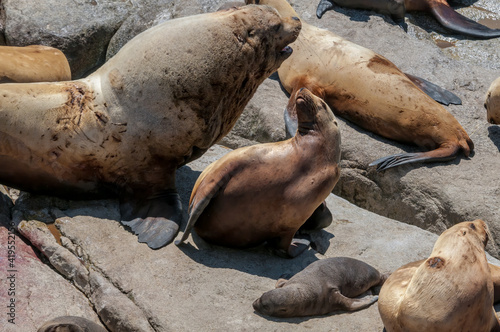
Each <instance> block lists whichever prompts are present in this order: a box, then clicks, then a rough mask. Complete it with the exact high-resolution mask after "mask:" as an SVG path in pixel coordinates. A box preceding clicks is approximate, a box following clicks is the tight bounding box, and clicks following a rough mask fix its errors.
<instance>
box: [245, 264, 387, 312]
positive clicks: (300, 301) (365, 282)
mask: <svg viewBox="0 0 500 332" xmlns="http://www.w3.org/2000/svg"><path fill="white" fill-rule="evenodd" d="M386 278H387V276H385V275H381V274H380V273H379V272H378V271H377V270H376V269H375V268H373V267H372V266H370V265H368V264H366V263H364V262H362V261H359V260H357V259H354V258H348V257H332V258H325V259H321V260H318V261H315V262H313V263H311V264H309V265H308V266H307V267H306V268H305V269H304V270H302V271H300V272H299V273H297V274H296V275H294V276H293V277H292V278H291V279H290V280H285V279H279V280H278V282H277V283H276V288H275V289H273V290H270V291H268V292H266V293H264V294H263V295H262V296H261V297H260V298H258V299H257V300H255V302H254V303H253V308H254V309H255V311H257V312H260V313H261V314H264V315H267V316H276V317H303V316H315V315H326V314H329V313H331V312H334V311H339V310H344V311H355V310H360V309H363V308H366V307H368V306H369V305H371V304H372V303H375V302H376V301H377V299H378V296H376V295H366V296H364V297H362V298H359V299H356V298H355V297H357V296H359V295H361V294H363V293H364V292H366V291H368V290H369V289H370V288H372V287H376V286H382V284H383V283H384V281H385V279H386Z"/></svg>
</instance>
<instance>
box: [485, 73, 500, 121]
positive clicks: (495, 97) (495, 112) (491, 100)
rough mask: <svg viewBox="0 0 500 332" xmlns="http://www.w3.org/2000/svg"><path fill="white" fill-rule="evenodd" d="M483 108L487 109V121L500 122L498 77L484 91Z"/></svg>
mask: <svg viewBox="0 0 500 332" xmlns="http://www.w3.org/2000/svg"><path fill="white" fill-rule="evenodd" d="M484 108H486V111H487V118H488V122H489V123H492V124H500V77H499V78H497V79H496V80H494V81H493V83H491V86H490V88H489V89H488V92H487V93H486V101H485V103H484Z"/></svg>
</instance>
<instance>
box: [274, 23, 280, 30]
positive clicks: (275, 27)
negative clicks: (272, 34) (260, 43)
mask: <svg viewBox="0 0 500 332" xmlns="http://www.w3.org/2000/svg"><path fill="white" fill-rule="evenodd" d="M280 29H281V23H280V24H276V25H275V26H273V30H274V31H276V32H278V31H279V30H280Z"/></svg>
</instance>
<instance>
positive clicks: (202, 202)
mask: <svg viewBox="0 0 500 332" xmlns="http://www.w3.org/2000/svg"><path fill="white" fill-rule="evenodd" d="M213 167H214V164H210V165H209V166H208V167H207V168H206V169H205V171H204V172H203V173H202V174H201V175H200V177H199V178H198V180H197V181H196V183H195V185H194V188H193V192H192V193H191V204H190V206H189V211H190V213H189V220H188V222H187V225H186V229H185V230H184V234H182V238H181V239H180V240H176V241H175V245H176V246H178V245H180V244H182V243H183V242H184V241H186V240H187V238H188V237H189V233H191V230H192V229H193V227H194V225H195V224H196V221H197V220H198V218H199V217H200V215H201V214H202V213H203V210H205V208H206V207H207V206H208V204H209V203H210V200H211V199H212V198H214V197H215V196H217V194H218V193H219V191H220V189H221V188H223V187H225V186H226V184H227V183H228V182H229V180H230V179H231V174H230V173H229V172H228V173H222V170H221V172H219V173H218V174H217V175H218V176H219V177H220V178H219V179H218V181H217V180H216V181H203V180H204V176H205V175H206V174H207V173H208V171H209V170H210V169H212V168H213Z"/></svg>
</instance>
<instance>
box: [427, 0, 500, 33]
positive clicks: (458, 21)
mask: <svg viewBox="0 0 500 332" xmlns="http://www.w3.org/2000/svg"><path fill="white" fill-rule="evenodd" d="M430 11H431V13H432V14H433V15H434V17H435V18H436V19H437V20H438V21H439V23H441V24H442V25H443V26H444V27H446V28H448V29H450V30H452V31H455V32H459V33H461V34H464V35H468V36H472V37H476V38H495V37H500V29H490V28H488V27H487V26H484V25H482V24H479V23H477V22H475V21H473V20H471V19H469V18H467V17H465V16H463V15H460V14H459V13H457V12H456V11H455V10H453V8H451V7H450V6H449V5H448V4H447V3H442V2H434V5H433V6H431V8H430Z"/></svg>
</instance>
